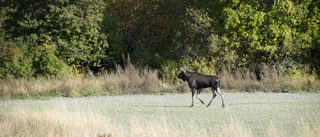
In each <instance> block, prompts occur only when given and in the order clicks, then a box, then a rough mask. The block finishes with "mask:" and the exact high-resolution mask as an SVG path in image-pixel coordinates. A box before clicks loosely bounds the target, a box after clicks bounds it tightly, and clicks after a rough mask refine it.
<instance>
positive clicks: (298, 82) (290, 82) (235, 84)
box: [221, 65, 320, 92]
mask: <svg viewBox="0 0 320 137" xmlns="http://www.w3.org/2000/svg"><path fill="white" fill-rule="evenodd" d="M228 72H229V71H228V70H226V68H224V69H223V74H222V75H221V78H222V83H221V87H222V88H223V89H228V90H234V91H248V92H254V91H264V92H319V91H320V81H319V79H317V75H316V74H309V73H306V71H305V70H302V69H295V70H293V72H291V73H284V72H279V70H277V69H276V68H274V67H269V66H266V65H262V66H261V73H260V74H259V75H257V74H256V73H255V72H250V71H240V70H236V71H235V72H234V73H231V74H230V73H228ZM258 77H259V78H258Z"/></svg>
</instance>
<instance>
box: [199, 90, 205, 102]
mask: <svg viewBox="0 0 320 137" xmlns="http://www.w3.org/2000/svg"><path fill="white" fill-rule="evenodd" d="M200 92H201V89H198V90H197V98H198V99H199V100H200V101H201V103H202V104H204V102H203V101H202V100H201V99H200Z"/></svg>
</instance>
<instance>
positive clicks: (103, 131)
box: [0, 92, 320, 137]
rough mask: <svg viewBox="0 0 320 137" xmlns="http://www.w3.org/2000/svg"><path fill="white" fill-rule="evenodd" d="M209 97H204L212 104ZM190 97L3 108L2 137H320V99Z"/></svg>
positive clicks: (23, 103)
mask: <svg viewBox="0 0 320 137" xmlns="http://www.w3.org/2000/svg"><path fill="white" fill-rule="evenodd" d="M211 96H212V95H211V94H210V93H203V94H201V96H200V97H201V98H202V99H203V100H204V101H205V103H208V101H209V100H210V98H211ZM224 97H225V104H226V105H227V106H226V107H224V108H223V107H221V98H220V97H219V96H217V97H216V98H215V99H214V101H213V102H212V104H211V106H210V107H205V105H203V104H201V103H200V101H198V100H196V101H195V107H193V108H188V106H189V105H190V104H191V93H184V94H166V95H125V96H98V97H88V98H63V97H58V98H52V99H48V100H5V101H1V102H0V131H1V132H0V136H109V137H111V136H148V137H149V136H161V137H163V136H170V137H171V136H180V137H182V136H183V137H185V136H190V137H191V136H193V137H194V136H201V137H203V136H301V137H302V136H303V137H304V136H320V119H319V117H320V94H311V93H301V94H299V93H295V94H291V93H261V92H257V93H225V94H224Z"/></svg>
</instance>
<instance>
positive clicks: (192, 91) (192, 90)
mask: <svg viewBox="0 0 320 137" xmlns="http://www.w3.org/2000/svg"><path fill="white" fill-rule="evenodd" d="M191 93H192V104H191V106H190V108H191V107H193V103H194V97H195V96H194V88H192V89H191Z"/></svg>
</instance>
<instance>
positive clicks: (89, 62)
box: [0, 0, 320, 78]
mask: <svg viewBox="0 0 320 137" xmlns="http://www.w3.org/2000/svg"><path fill="white" fill-rule="evenodd" d="M0 8H1V9H0V27H1V29H0V78H7V77H35V76H37V75H49V76H56V75H59V74H65V73H70V72H71V73H77V74H79V73H82V72H84V71H87V70H91V71H94V72H96V71H100V70H103V69H110V68H112V67H113V66H114V65H113V64H115V63H119V62H121V54H129V55H130V56H131V58H132V60H133V61H134V62H140V64H141V65H144V66H146V65H147V66H150V67H151V68H157V69H161V70H162V72H163V73H162V75H163V76H165V77H166V78H169V77H170V76H171V75H175V74H176V73H175V68H177V67H180V66H182V65H183V64H186V65H191V66H193V67H194V68H195V69H197V70H198V71H206V72H207V73H211V74H212V73H216V69H214V68H220V70H221V69H222V68H223V66H227V68H228V70H229V71H230V72H232V71H234V70H236V69H237V70H239V68H242V69H243V71H244V70H248V69H249V70H251V71H255V72H257V73H259V72H261V67H260V66H262V65H261V64H267V65H268V66H270V67H273V68H276V69H278V70H281V71H285V72H287V73H294V70H295V69H302V68H303V69H304V67H305V66H307V67H308V68H309V69H305V71H307V72H308V73H312V72H315V73H317V74H318V75H319V74H320V61H319V58H320V34H319V26H320V11H319V8H320V2H319V1H316V0H274V1H266V0H257V1H251V0H243V1H240V0H215V1H212V0H164V1H163V0H41V1H40V0H24V1H8V0H0Z"/></svg>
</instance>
